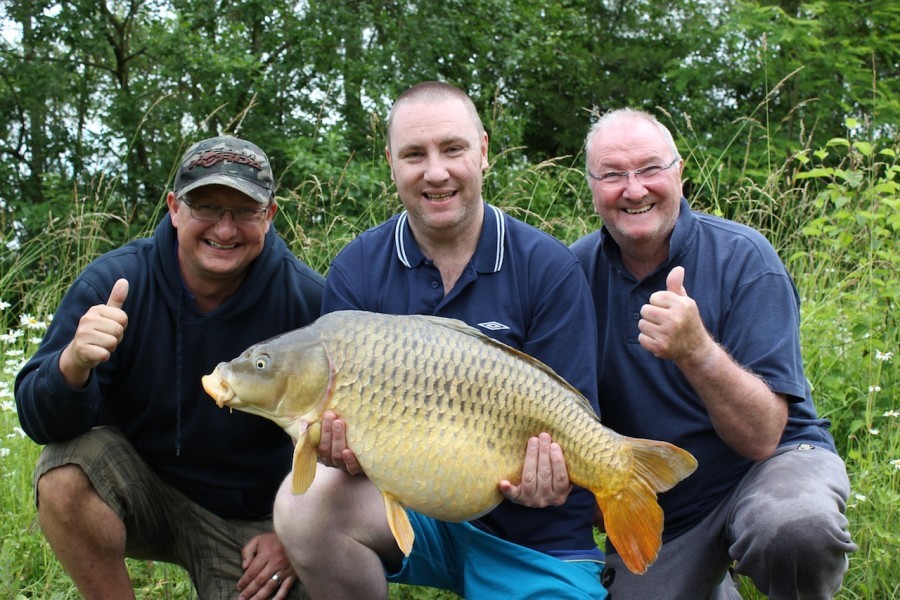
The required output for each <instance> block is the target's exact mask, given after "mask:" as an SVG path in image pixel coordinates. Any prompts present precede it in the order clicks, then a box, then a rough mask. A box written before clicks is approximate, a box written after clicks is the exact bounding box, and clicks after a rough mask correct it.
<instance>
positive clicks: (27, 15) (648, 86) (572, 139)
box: [0, 0, 900, 244]
mask: <svg viewBox="0 0 900 600" xmlns="http://www.w3.org/2000/svg"><path fill="white" fill-rule="evenodd" d="M0 10H2V25H3V32H4V36H3V38H2V40H0V164H2V166H3V168H2V169H0V219H2V221H0V223H2V222H12V221H13V220H15V222H16V223H17V224H18V226H19V227H20V229H19V230H17V231H18V233H16V235H17V236H18V237H19V238H22V237H27V236H28V235H30V234H33V233H34V232H38V231H40V230H41V229H42V227H43V223H45V222H46V219H47V216H48V214H57V215H58V214H65V213H66V212H67V211H71V210H72V208H73V201H75V202H77V201H79V200H84V199H85V198H103V199H104V201H106V202H109V203H111V204H112V205H114V206H117V207H123V208H124V210H125V211H126V212H127V213H128V214H130V215H131V219H130V220H129V222H130V223H132V224H133V225H132V227H133V228H134V227H143V226H145V225H146V223H147V222H148V221H149V220H151V219H152V218H154V214H155V213H154V211H155V210H158V207H159V204H160V200H161V198H162V197H163V195H164V193H165V191H166V190H167V189H168V187H169V185H170V182H171V178H172V175H173V168H174V164H175V162H176V159H177V157H178V155H179V154H180V153H181V151H182V150H183V149H184V147H185V146H186V145H187V144H189V143H190V142H192V141H194V140H196V139H198V138H201V137H205V136H208V135H213V134H217V133H222V132H230V133H235V134H238V135H242V136H245V137H247V138H249V139H252V140H254V141H256V142H257V143H258V144H259V145H261V146H262V147H263V148H265V149H266V150H267V151H268V152H269V154H270V157H271V158H272V159H273V162H274V163H275V166H276V171H277V172H278V174H279V175H280V177H281V189H282V190H293V189H296V188H298V187H299V186H302V185H304V182H308V181H310V180H314V181H329V180H335V179H336V178H341V177H349V178H350V179H352V180H353V185H354V186H356V189H357V190H358V194H359V195H360V196H361V197H360V198H358V200H359V201H360V202H362V203H364V202H365V201H366V199H367V197H374V196H376V195H377V192H378V190H379V189H383V187H384V182H385V181H386V171H385V169H384V167H383V163H382V162H381V147H382V145H383V127H384V124H383V120H384V118H385V115H386V113H387V111H388V109H389V106H390V100H391V98H393V97H394V96H395V95H396V94H397V93H398V92H399V91H401V90H402V89H404V88H405V87H407V86H408V85H410V84H412V83H415V82H417V81H421V80H424V79H442V80H446V81H450V82H452V83H454V84H456V85H459V86H460V87H463V88H465V89H467V90H468V91H469V92H470V94H471V95H472V96H473V98H474V99H475V100H476V102H477V104H478V106H479V109H480V111H481V113H482V115H483V117H484V119H485V121H486V125H487V126H488V128H489V131H490V133H491V136H492V151H493V152H495V153H496V152H500V151H503V150H508V149H510V148H521V150H520V151H519V152H518V153H517V154H516V158H517V160H520V161H523V162H529V163H531V164H535V163H538V162H540V161H542V160H546V159H550V158H553V157H559V156H572V157H576V156H577V155H578V154H579V152H580V149H581V143H582V140H583V138H584V134H585V132H586V129H587V127H588V125H589V123H590V119H591V115H592V114H596V113H598V112H603V111H605V110H608V109H611V108H616V107H620V106H625V105H630V106H635V107H641V108H646V109H650V110H654V111H659V114H660V115H661V116H662V117H663V118H664V119H667V120H669V122H670V123H671V124H672V125H673V126H674V128H675V129H676V130H677V131H678V132H679V135H680V137H681V138H682V139H681V140H680V142H681V144H680V145H681V146H682V147H683V150H685V151H686V152H687V153H688V154H689V155H692V156H694V157H695V158H697V159H698V160H697V162H698V163H701V164H700V167H701V168H698V169H697V170H696V171H697V172H698V173H699V175H698V176H697V179H698V184H699V185H700V186H703V185H706V183H705V182H704V179H703V178H704V177H705V175H704V174H707V175H708V174H709V173H712V172H714V170H715V167H716V166H717V165H721V164H722V163H728V164H737V165H740V167H741V168H740V169H738V170H736V171H734V170H732V171H729V172H730V173H738V174H739V175H740V176H745V175H749V176H751V177H752V176H754V175H758V176H760V177H762V176H765V173H766V172H767V169H768V167H769V165H770V164H771V162H772V161H773V158H774V159H777V160H778V161H779V162H780V161H782V160H783V159H784V157H785V156H788V155H789V154H790V153H791V152H792V150H793V149H795V148H797V146H798V145H799V144H802V143H804V142H808V140H810V139H812V138H813V136H815V138H816V139H820V140H822V141H823V143H824V141H826V140H828V139H830V138H832V137H838V136H846V135H847V130H846V128H845V125H844V124H845V122H846V119H847V117H853V118H855V119H856V120H857V121H858V122H859V123H861V124H862V126H861V128H860V131H858V132H856V135H857V136H859V137H861V138H863V139H874V138H894V139H895V138H896V136H897V131H898V123H900V119H898V117H900V102H898V100H897V98H898V92H900V89H898V83H897V72H898V52H900V51H898V48H900V44H898V31H900V8H898V5H897V3H896V2H892V1H891V0H831V1H828V2H824V1H819V2H809V1H801V0H778V1H773V0H684V1H683V2H669V1H663V0H605V1H585V0H580V1H576V0H562V1H556V2H533V1H526V0H447V1H445V2H440V3H437V2H427V1H421V0H370V1H364V0H331V1H317V0H309V1H308V2H302V3H296V2H289V1H287V0H214V1H213V2H209V1H203V2H201V1H198V0H105V1H101V2H96V1H88V0H65V1H52V0H2V1H0ZM700 157H702V160H700ZM573 160H575V159H573ZM348 162H349V163H351V164H353V165H355V168H352V169H347V165H348ZM359 165H361V167H360V166H359ZM731 177H732V178H733V179H736V178H737V177H738V175H731ZM725 183H732V184H733V183H734V181H731V182H725ZM2 230H3V231H12V228H6V227H4V228H3V229H2ZM2 241H3V242H4V243H6V244H10V243H11V242H13V240H10V239H6V240H2ZM18 241H21V239H20V240H18Z"/></svg>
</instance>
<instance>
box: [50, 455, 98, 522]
mask: <svg viewBox="0 0 900 600" xmlns="http://www.w3.org/2000/svg"><path fill="white" fill-rule="evenodd" d="M91 495H94V496H96V495H97V492H96V490H94V486H93V485H92V484H91V481H90V479H88V476H87V474H85V472H84V471H83V470H82V468H81V467H80V466H78V465H75V464H68V465H61V466H59V467H54V468H52V469H50V470H49V471H47V472H46V473H44V474H43V475H41V476H40V478H39V479H38V481H37V505H38V511H39V512H40V511H41V510H42V509H43V510H44V511H46V510H49V509H52V510H54V512H63V513H68V512H74V511H76V510H77V509H78V508H79V506H80V505H81V504H83V503H84V501H85V499H86V498H87V497H88V496H91Z"/></svg>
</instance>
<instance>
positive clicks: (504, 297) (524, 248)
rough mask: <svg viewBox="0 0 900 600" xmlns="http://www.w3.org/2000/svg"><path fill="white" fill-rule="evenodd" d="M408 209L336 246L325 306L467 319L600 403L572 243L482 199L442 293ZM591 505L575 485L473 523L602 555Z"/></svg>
mask: <svg viewBox="0 0 900 600" xmlns="http://www.w3.org/2000/svg"><path fill="white" fill-rule="evenodd" d="M407 219H408V217H407V213H406V212H403V213H400V214H398V215H395V216H393V217H392V218H390V219H389V220H388V221H386V222H385V223H383V224H381V225H379V226H377V227H374V228H372V229H369V230H368V231H366V232H364V233H362V234H361V235H360V236H359V237H357V238H356V239H355V240H353V241H352V242H351V243H350V244H348V245H347V246H346V247H345V248H344V249H343V250H342V251H341V252H340V253H339V254H338V256H337V257H336V258H335V259H334V262H332V264H331V267H330V269H329V271H328V277H327V279H326V283H325V295H324V300H323V305H322V308H323V313H327V312H333V311H336V310H344V309H355V310H367V311H372V312H379V313H387V314H397V315H403V314H424V315H438V316H442V317H452V318H454V319H459V320H461V321H465V322H466V323H468V324H469V325H471V326H473V327H475V328H477V329H479V330H480V331H482V332H484V333H485V334H486V335H488V336H490V337H492V338H494V339H497V340H499V341H501V342H503V343H505V344H507V345H509V346H512V347H513V348H516V349H519V350H521V351H523V352H525V353H526V354H529V355H531V356H533V357H535V358H537V359H538V360H540V361H542V362H544V363H545V364H547V365H548V366H550V367H551V368H552V369H553V370H555V371H556V372H557V373H559V375H561V376H562V377H563V378H565V379H566V380H567V381H568V382H569V383H571V384H572V385H574V386H575V387H576V388H578V389H579V390H581V392H582V393H583V394H584V395H585V397H587V398H588V399H589V400H590V402H591V404H592V406H594V408H595V410H596V407H597V379H596V371H595V369H596V365H597V344H596V327H595V317H594V306H593V301H592V300H591V294H590V291H589V289H588V286H587V281H586V280H585V278H584V274H583V273H582V271H581V268H580V266H579V264H578V261H577V260H576V259H575V257H574V256H573V255H572V253H571V252H570V251H569V250H568V249H567V248H566V247H565V245H563V244H562V243H561V242H559V241H558V240H556V239H555V238H553V237H552V236H550V235H548V234H546V233H544V232H542V231H540V230H538V229H536V228H534V227H531V226H529V225H526V224H525V223H522V222H521V221H518V220H516V219H514V218H512V217H510V216H508V215H506V214H504V213H503V212H502V211H500V210H499V209H497V208H495V207H493V206H490V205H488V204H485V205H484V223H483V225H482V230H481V236H480V238H479V241H478V246H477V248H476V251H475V254H474V256H473V257H472V259H471V260H470V261H469V264H468V265H467V266H466V269H465V271H464V272H463V274H462V275H461V276H460V278H459V280H458V281H457V282H456V285H455V286H454V287H453V289H452V290H451V291H450V293H448V294H447V295H446V296H445V295H444V284H443V281H442V280H441V274H440V271H439V270H438V268H437V267H436V266H435V264H434V262H433V261H431V260H430V259H428V258H426V257H425V255H424V254H423V253H422V250H421V249H420V248H419V245H418V244H417V243H416V240H415V238H414V237H413V234H412V230H411V229H410V227H409V222H408V220H407ZM524 451H525V448H524V444H523V447H522V452H523V453H524ZM594 507H595V501H594V498H593V495H592V494H591V493H590V492H588V491H586V490H583V489H581V488H575V489H574V490H573V491H572V493H571V494H570V495H569V500H568V501H567V502H566V504H565V505H563V506H561V507H548V508H541V509H534V508H527V507H524V506H521V505H517V504H513V503H511V502H508V501H503V502H502V503H501V504H500V506H498V507H497V508H496V509H494V510H493V511H491V512H490V513H488V514H487V515H485V516H483V517H481V518H479V519H477V520H476V521H473V524H474V525H475V526H477V527H479V528H481V529H483V530H485V531H488V532H490V533H493V534H494V535H497V536H499V537H501V538H503V539H506V540H509V541H512V542H514V543H517V544H520V545H523V546H527V547H530V548H534V549H536V550H539V551H542V552H546V553H548V554H551V555H554V556H558V557H560V558H567V559H575V558H587V559H597V558H599V556H600V554H599V550H597V548H596V545H595V543H594V540H593V533H592V525H591V521H592V517H593V512H594Z"/></svg>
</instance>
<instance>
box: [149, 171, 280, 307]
mask: <svg viewBox="0 0 900 600" xmlns="http://www.w3.org/2000/svg"><path fill="white" fill-rule="evenodd" d="M188 195H189V196H190V199H191V202H192V203H193V204H194V205H195V206H199V205H214V206H221V207H224V208H241V207H246V208H256V209H258V208H262V206H263V205H262V204H260V203H259V202H257V201H255V200H253V199H252V198H250V197H249V196H247V195H246V194H243V193H241V192H239V191H237V190H235V189H233V188H230V187H227V186H223V185H207V186H203V187H200V188H197V189H195V190H193V191H191V192H190V194H188ZM167 204H168V207H169V216H170V218H171V219H172V225H173V226H174V227H175V229H176V230H177V236H178V263H179V267H180V269H181V276H182V278H183V279H184V282H185V285H187V287H188V289H189V290H191V292H192V293H194V294H195V295H196V296H198V298H199V297H218V298H219V299H223V298H224V297H227V296H228V295H230V294H231V293H233V292H234V290H236V289H237V287H238V286H239V285H240V282H241V281H242V280H243V278H244V275H245V274H246V272H247V268H248V267H249V266H250V263H251V262H253V260H254V259H255V258H256V257H257V256H259V254H260V252H262V249H263V246H264V245H265V238H266V232H268V231H269V227H270V226H271V223H272V217H273V216H274V215H275V211H276V209H277V207H276V205H275V204H274V202H273V203H271V204H269V208H268V212H267V214H266V218H265V220H264V221H262V222H260V223H253V224H246V223H236V222H235V220H234V217H233V216H232V213H231V212H230V211H229V212H226V213H225V214H224V215H223V217H222V219H221V220H220V221H219V222H218V223H209V222H205V221H199V220H197V219H195V218H193V217H192V216H191V209H190V208H189V207H188V205H187V204H185V203H184V202H182V201H180V200H177V199H176V198H175V195H174V194H172V193H170V194H169V197H168V199H167Z"/></svg>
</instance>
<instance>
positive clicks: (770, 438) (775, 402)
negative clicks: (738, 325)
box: [675, 339, 787, 460]
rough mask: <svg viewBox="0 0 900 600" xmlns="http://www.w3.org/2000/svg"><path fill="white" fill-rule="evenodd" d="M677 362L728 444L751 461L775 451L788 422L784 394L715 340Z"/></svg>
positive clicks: (717, 431) (717, 430) (763, 457)
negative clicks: (734, 357)
mask: <svg viewBox="0 0 900 600" xmlns="http://www.w3.org/2000/svg"><path fill="white" fill-rule="evenodd" d="M675 364H676V365H677V366H678V368H679V369H681V371H682V373H684V375H685V377H687V379H688V381H689V382H690V383H691V386H692V387H693V388H694V390H695V391H696V392H697V395H698V396H700V399H701V400H702V401H703V403H704V405H705V406H706V409H707V411H708V412H709V416H710V420H711V421H712V424H713V427H715V429H716V433H718V434H719V437H721V438H722V440H723V441H725V443H726V444H728V445H729V446H730V447H731V448H732V449H733V450H734V451H735V452H737V453H738V454H741V455H742V456H745V457H747V458H750V459H753V460H763V459H765V458H768V457H769V456H770V455H771V454H772V452H773V451H774V450H775V448H776V446H777V445H778V441H779V440H780V439H781V435H782V432H783V431H784V427H785V424H786V423H787V402H786V400H785V398H784V397H783V396H781V395H779V394H775V393H774V392H772V391H771V390H770V389H769V387H768V386H767V385H766V383H765V382H764V381H763V380H762V379H760V378H759V377H757V376H756V375H754V374H753V373H751V372H749V371H747V370H746V369H744V368H742V367H741V366H740V365H738V364H737V363H736V362H735V361H734V359H732V358H731V356H729V355H728V353H727V352H726V351H725V350H724V349H723V348H722V347H721V346H719V345H718V344H716V343H715V342H713V341H712V339H710V340H709V344H708V345H705V347H704V349H703V350H702V351H700V352H698V353H696V354H695V355H692V356H691V357H690V358H687V359H685V360H681V361H676V363H675Z"/></svg>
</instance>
